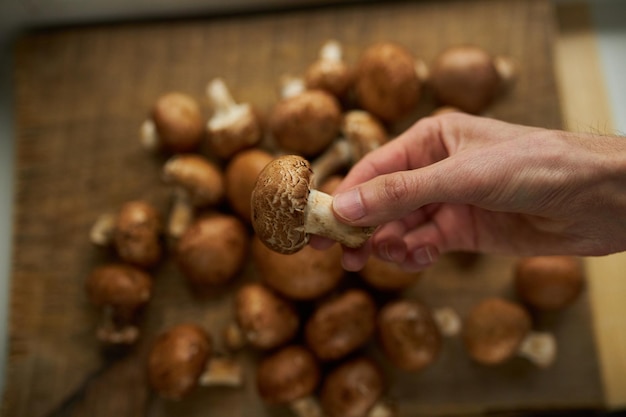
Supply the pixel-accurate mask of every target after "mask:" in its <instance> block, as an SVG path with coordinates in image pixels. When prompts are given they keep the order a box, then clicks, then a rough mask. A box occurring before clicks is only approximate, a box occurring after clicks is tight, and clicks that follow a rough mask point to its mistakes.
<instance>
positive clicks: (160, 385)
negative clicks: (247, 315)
mask: <svg viewBox="0 0 626 417" xmlns="http://www.w3.org/2000/svg"><path fill="white" fill-rule="evenodd" d="M147 368H148V369H147V371H148V382H149V384H150V386H151V387H152V389H154V390H155V391H156V392H157V393H158V394H159V395H160V396H161V397H163V398H166V399H171V400H180V399H182V398H184V397H185V396H187V395H189V394H190V393H191V392H192V391H193V390H194V388H196V387H197V386H228V387H239V386H241V384H242V370H241V367H240V366H239V364H238V363H236V362H235V361H234V360H232V359H230V358H225V357H224V358H220V357H213V343H212V338H211V335H210V334H209V333H207V332H206V331H205V330H204V329H202V328H201V327H199V326H197V325H195V324H191V323H183V324H178V325H175V326H173V327H170V328H169V329H167V330H165V331H164V332H162V333H161V334H159V335H158V337H157V338H156V340H155V341H154V343H153V345H152V346H151V349H150V352H149V356H148V363H147Z"/></svg>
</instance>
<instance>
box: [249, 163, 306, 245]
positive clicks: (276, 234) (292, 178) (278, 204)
mask: <svg viewBox="0 0 626 417" xmlns="http://www.w3.org/2000/svg"><path fill="white" fill-rule="evenodd" d="M312 179H313V171H312V170H311V165H310V164H309V162H308V161H307V160H306V159H304V158H302V157H300V156H297V155H284V156H280V157H278V158H275V159H274V160H273V161H271V162H269V163H268V164H267V165H266V166H265V168H263V170H262V171H261V173H260V174H259V176H258V177H257V181H256V183H255V186H254V189H253V190H252V197H251V199H250V201H251V205H252V227H253V228H254V231H255V232H256V234H257V236H258V237H259V239H261V241H262V242H263V243H264V244H266V245H267V246H268V247H269V248H270V249H272V250H274V251H276V252H279V253H283V254H289V253H295V252H297V251H298V250H300V249H302V247H304V246H305V245H306V244H307V243H308V241H309V234H308V233H306V232H305V231H304V221H305V209H306V206H307V199H308V198H309V192H310V190H311V183H312Z"/></svg>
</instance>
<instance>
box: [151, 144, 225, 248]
mask: <svg viewBox="0 0 626 417" xmlns="http://www.w3.org/2000/svg"><path fill="white" fill-rule="evenodd" d="M163 181H164V182H165V183H167V184H170V185H172V186H173V187H174V192H173V193H172V194H173V201H172V207H171V208H170V216H169V221H168V225H167V232H168V235H169V236H170V237H173V238H179V237H180V236H181V235H182V234H183V233H184V232H185V230H186V229H187V228H188V227H189V225H190V224H191V222H192V221H193V219H194V212H195V209H196V208H203V207H211V206H215V205H217V204H218V203H219V202H221V201H222V200H223V198H224V195H225V194H226V191H225V181H224V175H223V174H222V171H221V170H220V168H219V167H218V166H217V165H216V164H214V163H213V162H211V161H209V160H207V159H206V158H204V157H202V156H200V155H194V154H184V155H175V156H173V157H171V158H170V159H169V160H168V161H167V162H166V163H165V165H164V166H163Z"/></svg>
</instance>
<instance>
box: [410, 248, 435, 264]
mask: <svg viewBox="0 0 626 417" xmlns="http://www.w3.org/2000/svg"><path fill="white" fill-rule="evenodd" d="M437 256H438V251H437V249H436V248H435V247H433V246H422V247H419V248H417V249H415V250H414V251H413V255H412V257H413V261H414V262H415V263H416V264H417V265H421V266H427V265H431V264H432V263H434V262H435V260H436V259H437Z"/></svg>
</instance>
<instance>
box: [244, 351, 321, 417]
mask: <svg viewBox="0 0 626 417" xmlns="http://www.w3.org/2000/svg"><path fill="white" fill-rule="evenodd" d="M256 382H257V389H258V392H259V395H260V396H261V398H262V399H263V401H264V402H266V403H267V404H272V405H289V406H290V408H291V409H292V410H293V411H294V412H295V413H296V415H298V416H299V417H322V414H321V409H320V407H319V404H318V403H317V401H316V400H315V399H314V398H313V396H312V395H313V392H314V391H315V389H316V388H317V386H318V384H319V382H320V370H319V365H318V364H317V361H316V360H315V357H314V356H313V355H312V354H311V352H309V351H308V350H307V349H305V348H304V347H301V346H287V347H285V348H282V349H280V350H279V351H277V352H275V353H273V354H271V355H270V356H267V357H265V358H263V359H262V360H261V362H260V363H259V365H258V367H257V377H256Z"/></svg>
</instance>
